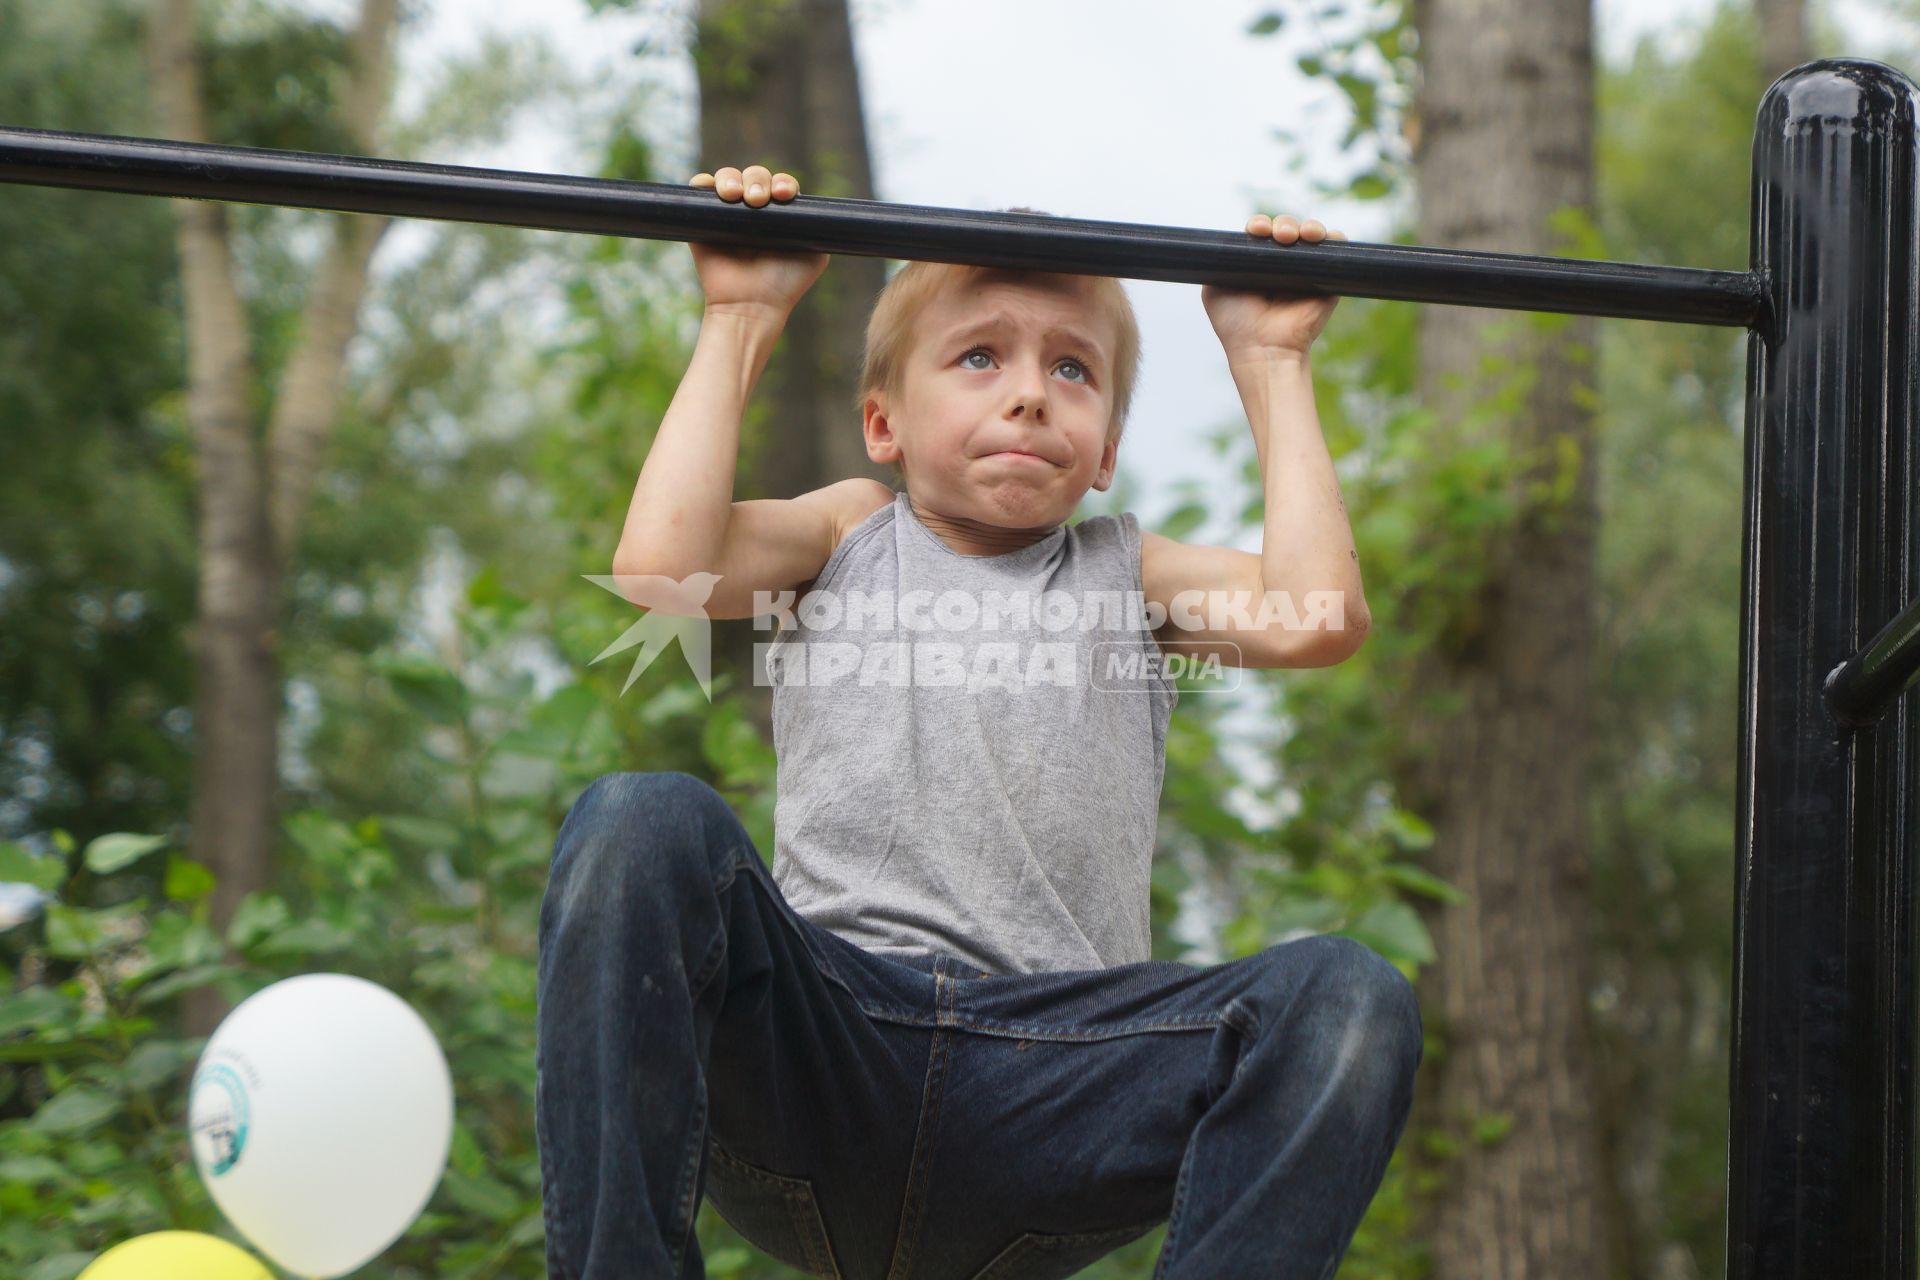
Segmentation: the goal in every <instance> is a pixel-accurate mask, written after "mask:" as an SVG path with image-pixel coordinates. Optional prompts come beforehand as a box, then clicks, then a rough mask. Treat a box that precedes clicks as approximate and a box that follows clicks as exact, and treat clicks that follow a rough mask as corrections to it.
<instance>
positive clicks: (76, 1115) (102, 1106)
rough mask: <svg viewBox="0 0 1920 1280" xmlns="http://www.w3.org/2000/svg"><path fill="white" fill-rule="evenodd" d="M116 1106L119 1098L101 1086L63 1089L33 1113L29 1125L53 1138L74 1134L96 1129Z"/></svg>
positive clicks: (116, 1109)
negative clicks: (31, 1124) (97, 1087)
mask: <svg viewBox="0 0 1920 1280" xmlns="http://www.w3.org/2000/svg"><path fill="white" fill-rule="evenodd" d="M119 1109H120V1099H119V1098H117V1097H115V1096H114V1095H113V1094H111V1093H108V1092H107V1091H106V1090H104V1089H89V1088H84V1087H82V1088H72V1089H66V1090H63V1091H62V1092H60V1093H58V1094H55V1095H54V1097H53V1099H52V1101H50V1102H48V1103H47V1105H46V1106H44V1107H41V1108H40V1110H38V1111H36V1112H35V1113H34V1116H33V1127H34V1128H35V1129H37V1130H39V1131H40V1132H41V1133H45V1134H50V1135H53V1136H55V1137H60V1138H71V1137H76V1136H78V1135H79V1134H83V1133H86V1132H88V1131H89V1130H92V1129H97V1128H99V1127H100V1126H101V1125H102V1124H105V1123H106V1122H107V1120H108V1119H109V1118H111V1117H112V1116H113V1114H114V1113H115V1112H117V1111H118V1110H119Z"/></svg>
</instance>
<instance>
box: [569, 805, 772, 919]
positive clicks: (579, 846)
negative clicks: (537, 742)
mask: <svg viewBox="0 0 1920 1280" xmlns="http://www.w3.org/2000/svg"><path fill="white" fill-rule="evenodd" d="M727 823H730V824H734V825H737V823H738V820H737V819H735V818H734V817H733V813H732V810H731V809H729V808H728V807H727V803H726V800H725V799H724V798H723V797H722V796H721V795H720V794H719V793H718V792H717V791H715V790H714V789H713V788H712V787H711V786H710V785H708V784H707V783H706V782H705V781H704V780H702V779H700V778H696V777H694V776H693V775H692V774H690V773H681V772H677V771H661V772H624V773H607V774H602V775H601V776H600V777H598V778H596V779H594V780H593V782H592V783H590V784H589V785H588V786H587V789H586V790H585V791H582V792H581V793H580V796H579V798H578V799H576V800H575V801H574V802H573V807H572V808H570V809H568V810H567V816H566V820H565V821H564V822H562V823H561V825H560V833H559V835H558V837H557V838H556V839H555V841H554V848H553V868H552V872H551V875H550V877H549V880H548V884H547V893H548V896H549V898H552V897H553V896H555V895H556V894H557V895H558V896H559V898H560V906H562V907H563V908H566V909H572V908H574V907H577V906H585V905H599V906H608V905H612V904H616V903H625V902H627V901H628V900H629V899H630V898H632V897H633V896H634V895H635V894H636V893H642V894H643V896H645V897H648V898H665V899H671V898H672V897H673V896H674V894H675V893H676V892H677V891H679V890H682V889H691V888H698V887H700V886H702V885H704V886H706V887H708V888H711V886H712V884H713V879H714V876H713V872H714V869H715V867H716V865H717V862H716V859H717V858H718V857H720V856H723V854H724V850H716V848H715V846H716V844H717V843H718V844H721V845H724V846H726V847H729V848H730V847H731V845H732V843H733V838H734V837H733V833H732V832H729V831H727V830H726V829H725V827H724V826H723V825H721V824H727Z"/></svg>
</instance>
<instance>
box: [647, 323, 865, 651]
mask: <svg viewBox="0 0 1920 1280" xmlns="http://www.w3.org/2000/svg"><path fill="white" fill-rule="evenodd" d="M780 328H781V325H780V323H779V322H778V321H777V320H775V319H773V318H770V317H767V316H764V315H754V314H739V313H732V312H725V311H720V312H715V311H712V310H710V311H708V313H707V314H706V316H705V317H704V318H703V319H702V321H701V325H700V336H699V338H698V340H697V341H696V342H695V344H694V350H693V358H692V360H691V361H690V362H689V364H688V366H687V372H686V376H685V377H683V378H682V379H681V381H680V386H679V389H678V390H677V391H675V392H674V397H673V403H672V404H671V405H670V406H669V407H668V409H667V413H666V416H665V417H664V418H662V419H661V422H660V429H659V431H658V432H657V433H656V435H655V437H654V441H653V447H652V448H651V449H650V450H648V452H647V459H646V463H645V465H644V466H643V467H642V468H641V471H640V478H639V480H638V481H637V482H636V483H635V484H634V489H633V500H632V502H631V503H630V504H629V505H628V508H627V519H626V524H625V526H624V528H623V529H622V531H621V535H620V544H619V546H618V548H617V549H616V550H615V552H614V557H613V572H614V575H615V577H616V578H619V579H621V582H620V587H621V594H622V595H624V596H626V598H627V599H629V600H631V601H633V603H635V604H638V605H643V606H646V607H647V608H658V609H661V610H663V611H665V612H669V613H678V612H682V611H683V610H682V609H681V608H680V607H678V601H679V600H681V599H682V598H685V595H684V593H676V592H674V591H672V590H671V589H670V587H669V584H668V583H666V582H659V581H653V579H672V580H674V581H676V582H677V581H679V580H681V579H684V578H686V577H687V576H688V575H690V574H694V573H703V572H704V573H711V574H716V575H718V577H719V581H718V582H717V583H715V584H714V587H713V593H712V595H711V596H709V597H707V598H706V599H705V601H704V603H702V604H701V608H702V609H703V610H704V612H705V613H706V615H707V616H708V617H709V618H744V617H748V616H750V615H751V614H752V612H753V595H754V592H756V591H768V592H777V591H781V590H785V589H787V588H791V587H798V586H799V585H801V584H802V583H806V582H809V581H811V580H812V579H813V578H814V576H815V575H817V574H818V573H819V572H820V569H821V567H822V566H823V565H825V564H826V562H827V557H828V556H830V555H831V554H832V553H833V549H834V547H836V546H837V545H839V542H840V539H841V537H842V536H844V534H845V533H846V531H847V530H848V529H850V528H852V527H853V525H854V524H856V523H858V522H859V521H860V520H863V519H865V518H866V517H867V516H868V515H870V514H872V512H873V511H874V510H875V509H876V508H877V507H878V506H880V505H882V504H883V503H884V502H889V501H892V498H893V492H892V490H890V489H887V487H886V486H885V485H883V484H881V483H880V482H879V481H877V480H869V479H864V478H855V479H851V480H842V481H839V482H837V483H835V484H830V485H827V486H825V487H824V488H820V489H816V490H813V491H812V492H810V493H803V494H801V495H800V496H799V497H796V498H791V499H773V498H763V499H754V500H751V501H746V502H735V501H733V478H734V472H735V470H736V469H737V467H738V465H739V452H740V420H741V416H742V414H743V412H744V410H745V408H746V403H747V399H748V397H749V396H750V395H751V394H752V392H753V387H754V384H755V383H756V382H757V381H758V380H759V378H760V374H761V373H762V372H763V371H764V370H765V368H766V363H767V357H768V355H769V354H770V353H771V352H772V350H773V343H774V340H775V339H776V338H777V337H778V336H779V332H780ZM882 491H884V495H883V492H882Z"/></svg>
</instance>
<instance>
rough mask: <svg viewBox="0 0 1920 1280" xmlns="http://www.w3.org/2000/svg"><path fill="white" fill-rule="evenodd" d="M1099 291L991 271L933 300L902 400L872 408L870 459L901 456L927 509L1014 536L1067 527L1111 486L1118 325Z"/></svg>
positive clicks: (1084, 284)
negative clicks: (1097, 303)
mask: <svg viewBox="0 0 1920 1280" xmlns="http://www.w3.org/2000/svg"><path fill="white" fill-rule="evenodd" d="M1090 284H1091V282H1090V281H1086V280H1083V279H1070V280H1067V281H1064V282H1062V283H1061V284H1060V285H1058V286H1051V285H1049V286H1042V285H1040V284H1037V283H1033V282H1029V281H1023V280H1018V279H1009V278H996V277H992V276H988V277H985V278H983V279H979V280H976V281H975V282H973V283H971V284H968V285H965V286H962V287H960V288H957V289H951V290H948V291H946V292H944V293H942V294H941V295H940V296H939V297H937V298H935V299H934V300H933V302H932V303H931V304H930V305H929V306H928V307H927V308H926V309H925V310H924V311H922V312H921V313H920V317H919V319H918V320H917V321H916V322H915V325H914V332H913V338H912V342H911V344H910V348H909V351H908V354H907V359H906V366H905V370H904V375H905V376H904V377H903V378H902V380H901V387H900V391H899V394H898V395H897V396H896V397H892V398H889V397H886V396H885V395H884V394H883V393H875V394H874V395H873V396H870V397H869V398H868V400H867V403H866V410H865V415H864V416H865V422H864V424H863V425H864V430H865V432H866V439H867V456H868V457H870V458H872V459H873V460H874V461H875V462H879V463H892V462H895V461H898V460H900V459H902V458H904V459H905V466H906V470H907V475H908V478H909V480H910V481H911V483H912V486H913V493H914V497H915V499H916V500H918V501H919V502H920V503H921V504H923V505H925V506H928V507H931V508H933V509H936V510H938V511H940V512H941V513H943V514H946V515H950V516H955V517H964V518H970V519H975V520H980V521H982V522H985V523H989V524H995V525H1000V526H1003V527H1006V528H1014V529H1027V528H1038V527H1041V526H1046V525H1053V524H1059V523H1061V522H1063V521H1064V520H1065V519H1066V518H1067V517H1068V516H1069V515H1071V514H1072V513H1073V510H1074V508H1075V507H1076V506H1078V505H1079V502H1080V499H1081V497H1082V496H1083V495H1084V494H1085V493H1086V491H1087V490H1088V489H1089V488H1094V489H1102V490H1104V489H1106V488H1107V487H1108V486H1109V485H1111V484H1112V482H1113V470H1114V459H1115V456H1116V453H1117V451H1118V446H1117V445H1114V444H1109V443H1108V442H1107V424H1108V421H1109V420H1110V418H1111V417H1112V414H1113V391H1112V378H1113V352H1114V347H1115V344H1116V341H1117V336H1118V335H1117V332H1116V331H1117V328H1118V326H1117V325H1116V324H1115V322H1114V321H1112V320H1111V319H1109V318H1106V317H1104V316H1102V315H1101V314H1100V313H1099V311H1098V310H1097V309H1096V308H1095V307H1094V305H1093V299H1092V292H1091V289H1090V287H1089V286H1090ZM890 399H891V402H889V400H890ZM1013 451H1017V452H1013ZM1023 454H1024V455H1029V456H1022V455H1023Z"/></svg>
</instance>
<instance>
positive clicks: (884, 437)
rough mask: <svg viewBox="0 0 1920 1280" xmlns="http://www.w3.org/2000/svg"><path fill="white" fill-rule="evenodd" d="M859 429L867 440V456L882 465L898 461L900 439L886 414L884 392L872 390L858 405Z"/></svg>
mask: <svg viewBox="0 0 1920 1280" xmlns="http://www.w3.org/2000/svg"><path fill="white" fill-rule="evenodd" d="M860 431H861V434H862V435H864V436H865V437H866V440H867V457H869V458H871V459H873V460H874V461H875V462H878V463H880V464H881V465H882V466H886V465H888V464H897V463H898V462H899V461H900V439H899V437H898V436H897V435H896V434H895V433H894V430H893V421H892V419H890V418H889V417H888V416H887V403H886V392H884V391H876V392H874V393H873V394H872V395H870V396H868V397H867V399H866V402H865V403H864V404H862V405H861V406H860Z"/></svg>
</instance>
